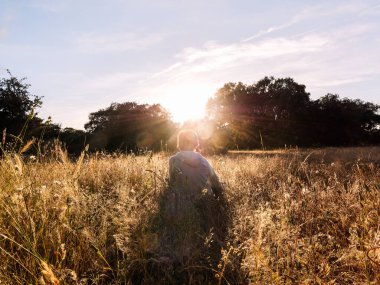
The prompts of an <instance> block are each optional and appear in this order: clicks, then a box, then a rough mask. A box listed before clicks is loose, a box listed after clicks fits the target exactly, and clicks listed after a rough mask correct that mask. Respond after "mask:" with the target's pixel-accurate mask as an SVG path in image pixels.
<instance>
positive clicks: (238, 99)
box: [208, 77, 311, 148]
mask: <svg viewBox="0 0 380 285" xmlns="http://www.w3.org/2000/svg"><path fill="white" fill-rule="evenodd" d="M310 105H311V101H310V98H309V93H307V92H306V91H305V85H301V84H298V83H296V82H295V81H294V80H293V79H291V78H280V79H275V78H274V77H265V78H263V79H262V80H260V81H258V82H257V83H255V84H252V85H245V84H243V83H241V82H239V83H237V84H236V83H228V84H225V85H224V87H222V88H221V89H219V90H218V92H217V93H216V94H215V96H214V97H213V98H212V99H211V100H209V102H208V111H209V113H210V114H211V116H212V117H213V118H214V119H215V120H216V121H217V124H218V125H219V126H220V127H222V126H224V127H228V128H229V129H230V131H231V133H232V137H231V144H232V145H231V147H234V146H238V147H240V148H258V147H263V145H265V146H267V147H279V146H284V144H293V145H295V144H298V143H300V142H301V141H302V139H303V138H302V137H301V134H302V132H304V131H305V129H306V128H307V124H308V120H309V116H308V112H307V110H308V108H309V106H310Z"/></svg>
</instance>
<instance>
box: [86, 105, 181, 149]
mask: <svg viewBox="0 0 380 285" xmlns="http://www.w3.org/2000/svg"><path fill="white" fill-rule="evenodd" d="M85 129H86V130H87V131H88V132H89V134H90V148H91V149H104V150H107V151H116V150H122V151H125V150H131V151H137V150H139V149H152V150H160V149H161V148H162V147H163V145H164V144H165V143H166V142H167V141H168V140H169V138H170V136H171V134H172V133H173V132H174V124H173V122H172V121H171V120H170V114H169V113H168V111H166V110H165V109H164V108H163V107H162V106H160V105H159V104H154V105H148V104H138V103H135V102H126V103H121V104H119V103H112V104H111V105H110V106H109V107H108V108H105V109H101V110H99V111H97V112H94V113H91V114H90V116H89V122H88V123H87V124H85Z"/></svg>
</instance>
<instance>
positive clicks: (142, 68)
mask: <svg viewBox="0 0 380 285" xmlns="http://www.w3.org/2000/svg"><path fill="white" fill-rule="evenodd" d="M379 51H380V1H379V0H361V1H350V0H347V1H334V0H329V1H323V0H322V1H311V0H289V1H283V0H281V1H280V0H279V1H274V0H268V1H255V0H247V1H243V0H231V1H230V0H219V1H216V0H207V1H204V0H187V1H184V0H138V1H137V0H135V1H129V0H124V1H122V0H60V1H59V0H24V1H23V0H0V77H6V76H7V74H6V70H7V69H9V70H10V71H11V73H12V74H13V75H14V76H16V77H19V78H21V77H27V80H26V82H27V83H29V84H31V87H30V91H31V92H32V93H33V94H36V95H38V96H43V106H42V108H41V109H40V110H39V115H40V116H41V117H42V118H45V119H47V118H48V116H51V117H52V119H53V122H55V123H59V124H61V126H62V127H73V128H77V129H83V125H84V124H85V123H86V122H87V121H88V115H89V113H90V112H95V111H97V110H99V109H101V108H106V107H108V106H109V105H110V104H111V103H112V102H118V103H122V102H127V101H136V102H138V103H149V104H152V103H160V104H162V105H163V106H164V107H166V108H167V109H168V110H169V111H170V112H171V113H172V114H173V119H175V120H177V121H181V120H184V119H188V118H191V117H197V116H198V117H199V116H201V115H203V113H204V105H205V103H206V102H207V100H208V98H210V97H212V96H213V95H214V94H215V92H216V91H217V90H218V88H221V87H222V86H223V85H224V84H225V83H227V82H239V81H240V82H243V83H246V84H253V83H255V82H257V81H258V80H260V79H262V78H263V77H265V76H274V77H292V78H293V79H294V80H295V81H296V82H298V83H300V84H304V85H306V90H307V92H310V94H311V98H312V99H317V98H319V97H321V96H324V95H326V94H327V93H337V94H339V95H340V96H341V97H348V98H352V99H356V98H358V99H362V100H364V101H370V102H374V103H377V104H380V52H379Z"/></svg>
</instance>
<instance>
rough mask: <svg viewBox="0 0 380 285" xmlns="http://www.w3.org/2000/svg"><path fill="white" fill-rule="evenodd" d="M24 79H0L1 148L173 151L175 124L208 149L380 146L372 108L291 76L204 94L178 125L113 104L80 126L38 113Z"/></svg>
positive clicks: (37, 101) (139, 108) (147, 107)
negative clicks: (315, 90)
mask: <svg viewBox="0 0 380 285" xmlns="http://www.w3.org/2000/svg"><path fill="white" fill-rule="evenodd" d="M25 81H26V79H25V78H21V79H18V78H17V77H14V76H13V75H12V74H11V73H10V72H8V76H7V77H4V78H0V130H2V140H1V149H2V151H4V150H6V149H7V147H8V148H9V147H10V146H12V147H13V148H14V147H15V146H17V145H19V147H22V145H23V144H25V142H27V141H32V142H36V143H35V144H34V145H35V146H34V147H35V148H36V147H46V146H48V145H49V143H51V142H52V141H59V142H60V143H62V144H64V146H65V147H66V149H67V150H68V152H70V153H73V154H78V153H80V152H81V151H82V150H83V149H84V147H85V146H86V145H87V144H88V145H89V150H90V151H106V152H115V151H121V152H134V153H135V152H138V151H141V150H153V151H159V150H168V149H170V150H173V149H175V134H176V132H177V131H178V130H179V128H194V129H196V130H197V131H198V133H199V134H200V138H201V140H202V147H203V149H204V150H206V151H209V152H220V151H226V150H228V149H271V148H282V147H288V146H289V147H295V146H297V147H324V146H358V145H375V144H379V143H380V115H379V110H380V106H379V105H377V104H374V103H371V102H365V101H362V100H359V99H355V100H353V99H348V98H340V97H339V95H338V94H327V95H325V96H323V97H321V98H319V99H317V100H312V99H311V98H310V94H309V93H308V92H306V87H305V85H303V84H299V83H297V82H295V81H294V80H293V79H292V78H274V77H265V78H263V79H261V80H259V81H257V82H255V83H253V84H251V85H249V84H243V83H241V82H238V83H227V84H225V85H224V86H223V87H221V88H220V89H219V90H218V91H217V92H216V93H215V94H214V96H212V97H211V98H210V99H209V101H208V103H207V108H206V110H207V115H206V117H205V118H204V119H202V120H199V121H189V122H185V123H184V125H182V126H181V125H179V124H176V123H174V122H173V121H172V119H171V115H170V113H169V112H168V111H167V110H166V109H165V108H163V107H162V106H161V105H160V104H138V103H136V102H124V103H112V104H111V105H110V106H109V107H107V108H104V109H101V110H98V111H95V112H92V113H90V114H89V120H88V122H87V123H86V124H85V125H84V128H85V130H84V131H83V130H76V129H73V128H61V126H60V125H58V124H55V123H53V122H52V121H51V119H49V120H47V121H44V120H42V119H41V118H40V117H38V113H36V110H38V108H40V107H41V106H42V98H41V97H39V96H35V95H33V94H31V93H30V91H29V87H30V85H29V84H27V83H26V82H25ZM37 142H38V143H37ZM31 151H33V148H31Z"/></svg>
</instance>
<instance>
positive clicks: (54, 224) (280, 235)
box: [0, 148, 380, 285]
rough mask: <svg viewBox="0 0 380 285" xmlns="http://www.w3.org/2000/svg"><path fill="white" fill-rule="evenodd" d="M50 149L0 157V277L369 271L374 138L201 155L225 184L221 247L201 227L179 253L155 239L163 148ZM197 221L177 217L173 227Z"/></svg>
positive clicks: (375, 258) (177, 280)
mask: <svg viewBox="0 0 380 285" xmlns="http://www.w3.org/2000/svg"><path fill="white" fill-rule="evenodd" d="M56 151H57V152H56V153H55V154H54V157H55V159H52V158H46V160H45V161H39V162H33V161H25V160H23V159H22V158H21V157H19V156H18V155H10V156H7V158H6V159H3V160H1V161H0V188H1V189H2V191H1V192H0V208H1V210H0V260H1V266H0V282H1V283H2V284H58V282H59V284H183V283H185V284H342V285H345V284H377V283H378V282H379V280H380V270H379V263H380V255H379V228H378V226H379V220H380V214H379V213H380V208H379V205H380V200H379V199H380V196H379V195H378V193H379V190H380V188H379V187H380V180H379V179H380V168H379V166H380V157H379V154H380V151H379V148H349V149H337V148H333V149H320V150H311V151H299V150H287V151H256V152H252V153H241V152H238V153H234V154H230V155H228V156H213V157H209V159H210V161H211V162H212V163H213V166H214V168H215V170H216V172H217V173H218V175H219V176H220V177H221V179H222V181H223V182H224V183H225V187H226V199H227V203H228V204H229V205H230V209H229V210H230V211H231V218H232V219H231V224H230V225H229V229H228V236H227V239H226V241H225V243H224V244H223V246H222V248H221V249H220V248H218V247H213V246H212V244H213V242H214V241H215V239H213V237H212V236H209V235H204V234H203V235H201V236H199V237H197V238H200V239H202V240H203V245H199V244H198V241H197V242H196V243H192V242H191V241H190V242H189V243H188V245H189V246H190V252H191V253H192V254H191V255H189V257H190V258H188V259H186V260H184V259H183V260H182V261H180V262H174V261H173V259H171V256H170V255H167V252H168V249H170V243H168V242H170V239H169V240H166V239H162V237H168V235H167V233H168V232H169V233H170V229H168V228H165V223H163V222H162V220H161V219H162V216H163V215H165V214H164V213H165V211H163V210H162V209H165V206H163V205H165V203H167V202H165V201H166V199H170V196H165V192H166V190H167V183H166V179H165V178H166V177H167V175H168V173H167V171H168V170H167V163H168V156H167V155H166V154H163V153H161V154H156V155H153V156H152V155H146V156H133V155H129V156H125V155H102V154H97V155H94V156H87V155H86V154H85V153H84V154H83V155H82V156H80V158H79V159H78V160H77V161H75V162H72V161H70V160H69V159H68V157H67V155H66V153H65V151H63V150H61V149H56ZM165 197H169V198H165ZM166 205H170V203H169V204H166ZM209 206H211V204H210V205H209ZM195 216H196V215H195ZM211 216H215V214H211ZM188 218H190V217H188ZM198 223H199V221H198ZM198 223H193V222H191V220H189V221H188V223H187V226H185V227H182V228H177V230H178V231H179V232H178V234H179V236H180V237H184V240H185V238H186V236H187V233H188V232H189V231H192V230H194V229H197V227H198V226H199V224H198ZM191 234H194V232H191ZM191 236H192V235H190V237H191ZM169 237H170V235H169ZM177 241H179V242H180V241H181V240H178V239H177ZM196 244H198V246H200V248H201V249H202V250H199V248H197V247H195V248H192V247H191V246H192V245H196ZM183 245H186V244H182V246H183ZM184 250H187V251H188V250H189V249H186V248H184ZM181 280H182V281H183V282H182V281H181Z"/></svg>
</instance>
